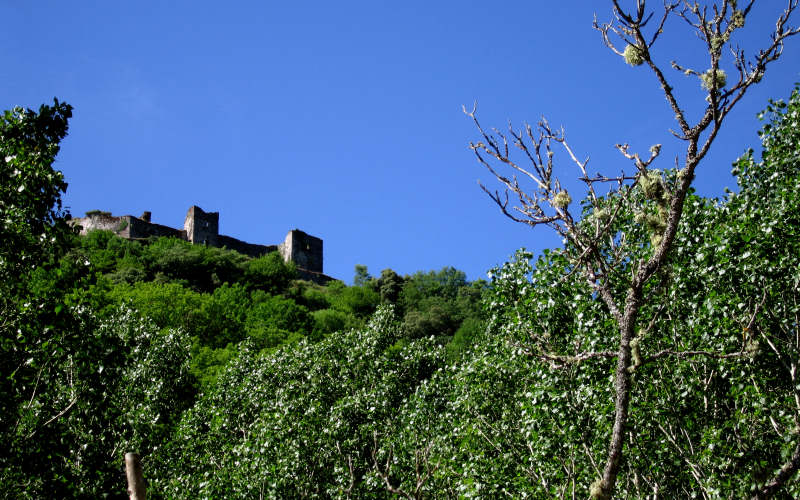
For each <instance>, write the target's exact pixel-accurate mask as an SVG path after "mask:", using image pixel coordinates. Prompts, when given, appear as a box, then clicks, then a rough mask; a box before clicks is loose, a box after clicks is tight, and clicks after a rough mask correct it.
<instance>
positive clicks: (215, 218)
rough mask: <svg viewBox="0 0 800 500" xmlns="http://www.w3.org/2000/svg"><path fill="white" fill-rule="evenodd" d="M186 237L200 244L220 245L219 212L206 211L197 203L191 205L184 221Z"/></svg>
mask: <svg viewBox="0 0 800 500" xmlns="http://www.w3.org/2000/svg"><path fill="white" fill-rule="evenodd" d="M183 230H184V231H186V239H187V240H189V241H190V242H191V243H195V244H198V245H208V246H212V247H216V246H219V244H218V242H217V237H218V236H219V212H204V211H203V209H202V208H200V207H198V206H197V205H192V206H191V207H189V211H188V212H186V219H185V220H184V221H183Z"/></svg>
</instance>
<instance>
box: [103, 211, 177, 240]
mask: <svg viewBox="0 0 800 500" xmlns="http://www.w3.org/2000/svg"><path fill="white" fill-rule="evenodd" d="M124 217H125V218H126V219H127V221H128V226H127V227H126V228H125V230H124V231H125V234H122V233H118V234H119V235H120V236H122V237H123V238H129V239H137V238H149V237H151V236H156V237H158V236H171V237H174V238H180V239H183V240H185V239H186V236H185V234H184V232H183V231H182V230H180V229H175V228H172V227H169V226H162V225H161V224H153V223H152V222H147V221H144V220H142V219H140V218H138V217H134V216H132V215H126V216H124Z"/></svg>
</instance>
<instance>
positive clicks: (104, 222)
mask: <svg viewBox="0 0 800 500" xmlns="http://www.w3.org/2000/svg"><path fill="white" fill-rule="evenodd" d="M151 216H152V214H151V213H150V212H144V213H143V214H142V215H141V216H139V217H135V216H133V215H120V216H114V215H111V213H109V212H101V211H99V210H93V211H91V212H86V217H78V218H73V219H72V220H71V222H70V223H71V224H72V225H74V226H79V227H80V228H81V231H80V232H81V234H82V235H85V234H87V233H88V232H89V231H92V230H98V229H99V230H106V231H111V232H113V233H114V234H116V235H117V236H119V237H121V238H125V239H128V240H144V239H148V238H151V237H159V236H168V237H173V238H180V239H182V240H185V241H188V242H190V243H193V244H196V245H208V246H212V247H218V248H227V249H229V250H235V251H237V252H239V253H243V254H245V255H249V256H251V257H258V256H261V255H265V254H268V253H270V252H280V254H281V256H282V257H283V260H284V261H285V262H294V264H295V265H296V266H297V274H298V277H299V278H300V279H305V280H309V281H313V282H315V283H320V284H324V283H327V282H328V281H331V280H332V279H333V278H331V277H330V276H326V275H325V274H323V272H322V239H320V238H317V237H315V236H311V235H310V234H307V233H305V232H303V231H300V230H299V229H293V230H291V231H289V232H288V233H287V234H286V238H284V240H283V243H280V244H278V245H259V244H255V243H247V242H245V241H241V240H238V239H236V238H232V237H230V236H225V235H223V234H219V212H205V211H204V210H203V209H201V208H200V207H198V206H195V205H193V206H191V207H189V211H188V212H186V218H185V219H184V222H183V229H175V228H172V227H169V226H164V225H161V224H155V223H153V222H151V220H150V219H151Z"/></svg>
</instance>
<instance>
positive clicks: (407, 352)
mask: <svg viewBox="0 0 800 500" xmlns="http://www.w3.org/2000/svg"><path fill="white" fill-rule="evenodd" d="M398 338H399V332H398V324H397V322H396V320H395V318H394V316H393V315H392V313H391V311H390V310H388V309H381V310H379V311H378V312H376V314H375V316H374V318H373V319H372V320H371V321H370V323H369V325H367V326H366V327H364V328H362V329H360V330H351V331H349V332H340V333H336V334H333V335H331V336H329V337H327V338H326V339H324V340H322V341H321V342H318V343H308V342H306V341H302V342H300V343H299V344H296V345H293V346H287V347H284V348H281V349H279V350H277V351H275V352H274V353H270V354H259V352H258V351H257V350H253V349H248V350H245V351H243V352H242V353H241V354H240V356H239V357H237V358H236V359H235V360H233V361H232V362H231V363H230V364H229V365H228V367H227V368H226V370H225V372H224V373H223V374H221V375H220V377H219V379H218V382H217V385H216V387H215V389H214V390H213V392H211V393H209V394H208V395H206V396H205V397H204V398H203V399H202V400H200V401H198V404H197V405H196V406H195V407H194V408H193V409H192V410H191V411H190V412H187V413H186V414H185V415H184V419H183V421H182V422H181V424H180V426H179V429H178V433H177V434H176V436H175V439H174V440H173V441H172V442H170V443H169V444H168V445H167V446H165V447H164V448H162V451H161V452H160V454H159V456H158V457H157V458H154V459H153V462H151V465H150V469H149V470H150V471H152V475H151V476H150V478H151V479H150V484H151V486H152V490H153V491H154V492H156V494H160V495H164V496H166V497H172V498H220V497H225V498H246V497H253V496H263V497H267V498H298V497H304V496H318V497H319V496H321V497H344V496H348V495H350V496H354V497H358V498H364V497H374V496H378V497H384V496H387V495H386V493H385V490H384V484H383V482H382V481H381V479H380V477H379V476H378V475H377V474H376V472H375V471H374V470H373V463H372V459H371V457H372V454H373V453H374V452H375V450H376V448H377V447H379V446H380V444H379V443H380V442H381V441H383V439H384V435H385V434H386V433H388V432H391V430H392V429H394V428H395V427H394V424H393V419H394V418H395V417H396V415H397V411H398V406H399V405H400V403H401V402H402V401H403V400H404V399H405V398H406V397H408V395H410V394H412V393H413V392H414V390H415V389H416V387H417V386H418V384H419V382H420V381H421V380H424V379H426V378H428V377H430V375H431V374H432V373H433V372H434V371H435V370H436V369H437V367H438V366H440V365H441V362H442V356H441V354H442V352H441V350H440V349H437V348H436V346H435V345H433V344H431V343H430V342H428V341H423V342H421V343H415V344H411V345H409V346H407V347H406V348H404V349H401V350H400V351H390V350H389V348H390V347H391V346H392V345H393V344H394V343H395V342H396V340H397V339H398ZM210 464H216V465H215V466H213V473H211V471H212V469H211V468H210V467H211V465H210ZM346 491H347V492H348V493H345V492H346Z"/></svg>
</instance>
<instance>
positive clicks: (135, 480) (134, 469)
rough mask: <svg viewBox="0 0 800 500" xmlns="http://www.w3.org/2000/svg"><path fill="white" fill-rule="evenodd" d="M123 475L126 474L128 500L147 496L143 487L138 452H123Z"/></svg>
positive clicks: (138, 499)
mask: <svg viewBox="0 0 800 500" xmlns="http://www.w3.org/2000/svg"><path fill="white" fill-rule="evenodd" d="M125 475H126V476H128V495H129V496H130V500H145V498H146V497H147V495H146V492H145V487H144V474H143V473H142V461H141V459H140V458H139V454H138V453H126V454H125Z"/></svg>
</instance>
